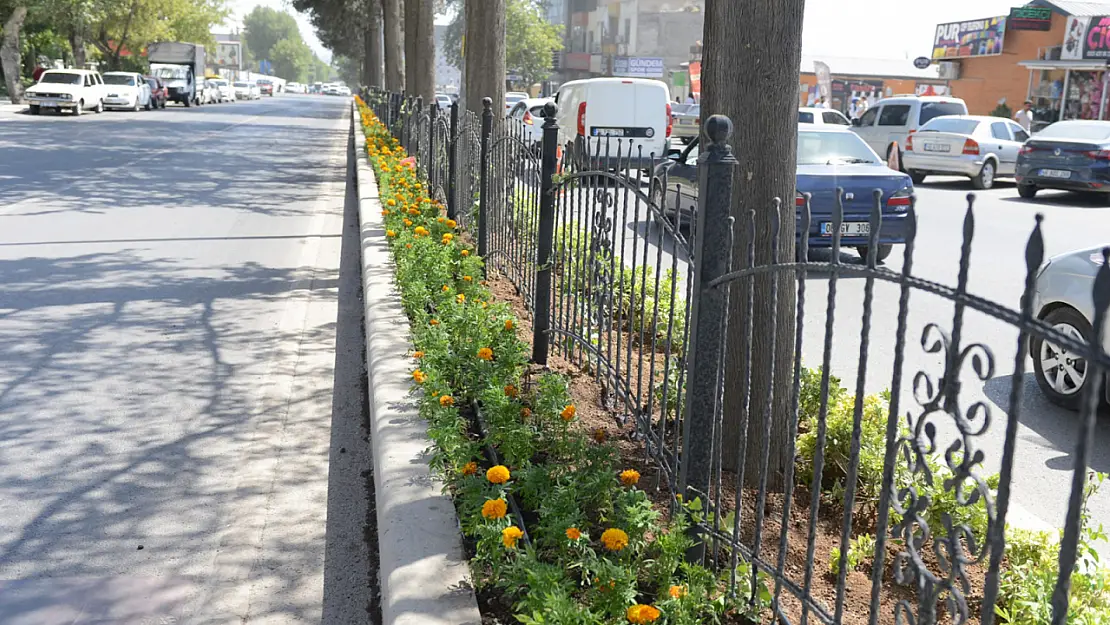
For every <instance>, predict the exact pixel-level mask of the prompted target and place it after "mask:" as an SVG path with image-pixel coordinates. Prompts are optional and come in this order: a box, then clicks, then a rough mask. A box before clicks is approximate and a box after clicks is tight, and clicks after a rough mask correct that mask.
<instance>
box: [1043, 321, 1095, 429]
mask: <svg viewBox="0 0 1110 625" xmlns="http://www.w3.org/2000/svg"><path fill="white" fill-rule="evenodd" d="M1044 321H1045V323H1047V324H1048V325H1050V326H1052V327H1053V328H1054V329H1055V330H1057V331H1059V332H1061V333H1063V334H1065V335H1067V336H1069V337H1071V338H1074V339H1075V340H1077V341H1089V340H1090V337H1091V334H1092V333H1091V324H1090V323H1088V322H1087V320H1086V319H1084V318H1083V315H1081V314H1079V313H1078V312H1077V311H1076V310H1075V309H1072V308H1057V309H1056V310H1054V311H1052V312H1050V313H1048V316H1046V317H1045V319H1044ZM1029 352H1030V353H1031V354H1032V356H1033V372H1034V373H1035V374H1036V376H1037V384H1038V385H1039V386H1040V387H1041V391H1042V392H1043V393H1044V395H1045V397H1046V398H1047V399H1048V401H1050V402H1052V403H1054V404H1056V405H1057V406H1063V407H1064V408H1069V409H1071V410H1079V406H1080V402H1081V401H1082V400H1083V389H1084V388H1086V385H1087V383H1088V382H1089V381H1090V378H1091V376H1090V375H1088V373H1089V372H1090V373H1092V374H1093V373H1094V371H1092V370H1091V369H1090V368H1089V367H1088V366H1087V361H1086V360H1085V359H1084V358H1083V357H1082V356H1078V355H1076V354H1073V353H1071V351H1070V350H1068V349H1066V348H1062V347H1059V346H1057V345H1054V344H1052V343H1050V342H1049V341H1045V340H1043V339H1041V338H1034V339H1033V341H1032V344H1031V345H1030V350H1029Z"/></svg>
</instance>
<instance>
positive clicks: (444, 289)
mask: <svg viewBox="0 0 1110 625" xmlns="http://www.w3.org/2000/svg"><path fill="white" fill-rule="evenodd" d="M450 290H451V287H449V286H447V285H446V284H445V285H443V292H444V293H446V292H447V291H450Z"/></svg>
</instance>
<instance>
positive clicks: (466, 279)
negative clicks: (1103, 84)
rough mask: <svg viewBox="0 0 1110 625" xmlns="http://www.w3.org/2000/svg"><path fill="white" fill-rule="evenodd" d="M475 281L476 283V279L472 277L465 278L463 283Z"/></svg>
mask: <svg viewBox="0 0 1110 625" xmlns="http://www.w3.org/2000/svg"><path fill="white" fill-rule="evenodd" d="M473 281H474V278H471V277H470V276H463V282H473Z"/></svg>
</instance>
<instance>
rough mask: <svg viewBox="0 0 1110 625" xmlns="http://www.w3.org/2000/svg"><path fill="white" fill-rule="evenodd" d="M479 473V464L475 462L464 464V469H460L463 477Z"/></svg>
mask: <svg viewBox="0 0 1110 625" xmlns="http://www.w3.org/2000/svg"><path fill="white" fill-rule="evenodd" d="M477 472H478V463H477V462H474V461H473V460H472V461H470V462H468V463H466V464H464V465H463V467H462V469H459V473H462V474H463V475H474V474H475V473H477Z"/></svg>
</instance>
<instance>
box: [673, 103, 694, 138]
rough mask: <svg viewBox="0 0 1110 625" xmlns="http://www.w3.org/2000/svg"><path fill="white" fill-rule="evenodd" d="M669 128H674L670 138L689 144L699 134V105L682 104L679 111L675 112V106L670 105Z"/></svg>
mask: <svg viewBox="0 0 1110 625" xmlns="http://www.w3.org/2000/svg"><path fill="white" fill-rule="evenodd" d="M671 126H672V127H673V128H674V130H672V131H671V137H673V138H675V139H678V140H680V141H682V142H683V143H690V141H691V140H692V139H693V138H694V137H696V136H698V134H700V133H701V105H700V104H683V105H682V109H681V110H680V111H675V105H673V104H672V105H671Z"/></svg>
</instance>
